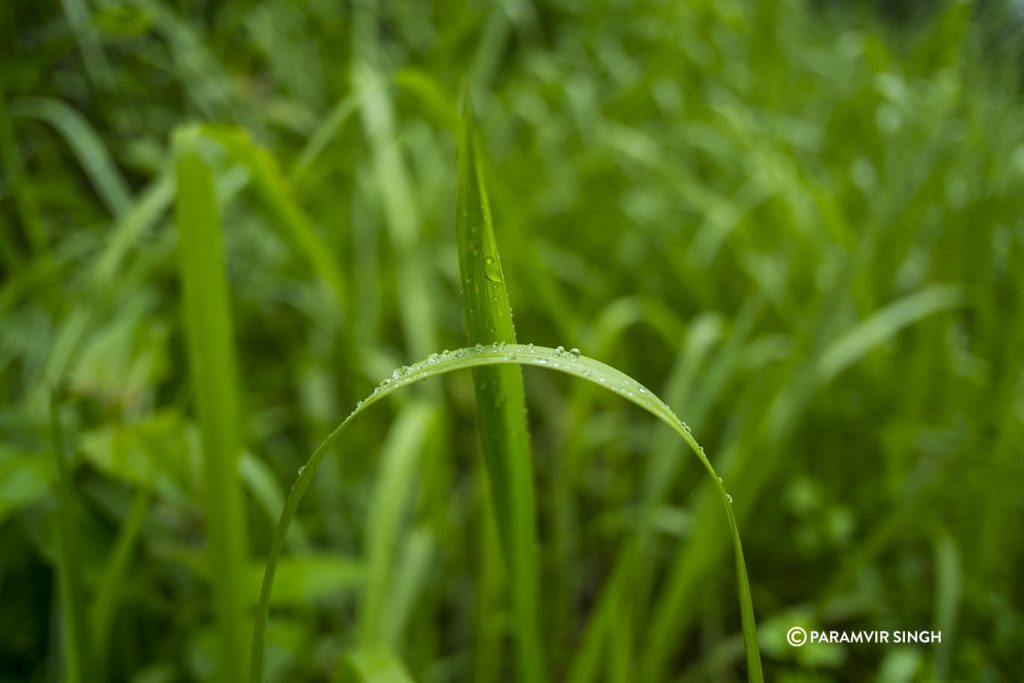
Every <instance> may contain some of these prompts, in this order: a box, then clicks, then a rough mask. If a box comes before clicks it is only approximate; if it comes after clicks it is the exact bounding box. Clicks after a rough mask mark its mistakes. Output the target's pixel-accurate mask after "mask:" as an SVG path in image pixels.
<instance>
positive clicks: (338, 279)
mask: <svg viewBox="0 0 1024 683" xmlns="http://www.w3.org/2000/svg"><path fill="white" fill-rule="evenodd" d="M190 130H193V131H194V134H195V135H202V136H203V137H206V138H209V139H210V140H214V141H216V142H217V143H219V144H220V145H221V146H223V148H224V149H225V151H227V152H228V154H230V155H231V157H232V158H233V159H234V160H235V161H236V162H238V163H240V164H241V165H242V166H244V167H245V169H246V170H247V171H248V172H249V174H250V177H251V179H252V183H253V185H255V186H256V189H257V191H258V192H259V193H260V194H261V195H262V196H263V200H264V201H265V202H266V206H267V208H268V209H269V210H270V211H271V212H272V213H273V215H274V217H275V218H276V219H277V220H278V221H280V223H281V227H282V229H283V230H282V232H283V234H284V237H285V239H287V240H288V241H289V242H290V243H291V244H292V246H293V247H294V248H295V249H296V250H298V251H299V252H300V253H302V254H303V255H304V256H305V257H306V258H308V259H309V261H310V265H312V267H313V269H314V270H315V271H316V272H317V275H319V276H320V278H321V279H323V280H324V282H325V283H326V284H327V286H328V287H330V289H331V293H332V294H333V295H334V297H335V299H337V301H338V303H339V304H341V306H342V310H344V308H345V302H346V295H345V291H346V288H345V280H344V278H343V277H342V276H341V269H340V268H339V266H338V262H337V261H336V260H335V259H334V257H333V256H332V254H331V250H330V249H328V248H327V245H325V244H324V242H323V240H322V239H321V238H320V235H319V233H317V231H316V228H315V227H314V226H313V222H312V221H311V220H310V219H309V217H308V216H307V214H306V213H305V211H303V209H302V207H301V206H300V205H299V203H298V202H297V201H296V200H295V197H294V195H293V194H292V191H291V187H290V186H289V183H288V180H287V178H286V177H285V175H284V173H283V172H282V171H281V168H280V167H279V166H278V165H277V161H276V160H275V159H274V157H273V156H272V155H271V154H270V152H268V151H267V150H266V149H265V148H263V147H260V146H259V145H257V144H256V143H255V142H253V140H252V138H251V137H250V136H249V134H248V133H247V132H246V131H245V130H243V129H240V128H232V127H230V126H213V125H207V126H198V127H196V128H193V129H190Z"/></svg>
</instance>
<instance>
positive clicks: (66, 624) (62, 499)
mask: <svg viewBox="0 0 1024 683" xmlns="http://www.w3.org/2000/svg"><path fill="white" fill-rule="evenodd" d="M50 436H51V439H52V441H53V457H54V460H55V465H56V471H57V478H56V482H55V483H56V499H57V508H56V510H55V514H54V525H53V528H54V540H55V544H54V545H55V546H56V550H57V580H58V582H59V584H60V614H61V623H62V626H63V635H64V666H65V668H64V680H65V681H67V682H68V683H82V682H84V681H92V680H95V678H94V675H95V672H94V668H93V665H92V648H91V644H90V643H89V641H88V638H89V636H88V630H87V628H86V618H85V586H84V584H83V580H82V557H81V553H80V552H79V550H80V549H79V544H78V535H77V532H76V530H75V526H76V525H75V517H76V515H75V503H74V498H73V494H72V493H71V473H70V472H69V471H68V463H67V459H66V456H65V453H64V430H63V428H62V427H61V422H60V411H59V409H58V406H57V397H56V394H54V395H53V397H52V398H51V403H50Z"/></svg>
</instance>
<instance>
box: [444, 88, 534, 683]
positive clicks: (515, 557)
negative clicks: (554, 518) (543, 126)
mask: <svg viewBox="0 0 1024 683" xmlns="http://www.w3.org/2000/svg"><path fill="white" fill-rule="evenodd" d="M479 161H480V160H479V157H478V153H477V148H476V140H475V131H474V128H473V115H472V110H471V108H470V105H469V100H468V99H467V101H466V106H465V109H464V110H463V115H462V123H461V125H460V127H459V195H458V214H457V219H456V230H457V233H458V244H459V270H460V272H461V274H462V303H463V311H464V313H465V321H466V336H467V337H468V338H469V343H470V344H496V343H506V344H514V343H515V341H516V334H515V330H514V329H513V326H512V309H511V308H510V307H509V301H508V292H507V291H506V290H505V282H504V279H503V278H502V275H501V261H500V260H499V258H498V247H497V244H496V243H495V239H494V228H493V225H492V223H491V209H490V204H489V202H488V200H487V190H486V188H485V186H484V178H483V173H482V171H481V168H480V163H479ZM473 384H474V386H475V387H476V419H477V431H478V433H479V435H480V449H481V451H482V452H483V456H484V462H486V463H487V473H488V477H489V480H490V485H491V500H492V502H493V505H494V517H495V520H496V521H497V523H498V535H499V537H500V539H501V546H502V549H503V550H504V554H505V565H506V567H507V570H508V579H509V601H510V604H511V609H512V628H513V632H514V635H515V642H516V651H517V654H518V665H519V680H521V681H530V682H539V681H542V680H544V657H543V652H542V650H541V647H540V635H539V633H538V613H537V603H538V588H537V561H536V554H537V539H536V524H537V522H536V506H535V503H534V493H533V468H532V461H531V458H530V437H529V433H528V431H527V426H526V399H525V397H524V395H523V376H522V372H521V371H520V369H519V368H518V367H515V366H502V367H484V368H478V369H477V370H474V371H473Z"/></svg>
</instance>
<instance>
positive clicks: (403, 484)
mask: <svg viewBox="0 0 1024 683" xmlns="http://www.w3.org/2000/svg"><path fill="white" fill-rule="evenodd" d="M436 415H437V411H436V409H435V408H434V407H433V405H432V403H429V402H427V401H422V400H421V401H417V402H414V403H410V404H409V405H408V406H407V407H405V408H403V410H402V411H401V412H400V413H399V415H398V419H397V421H396V422H395V425H394V427H392V429H391V432H390V434H389V435H388V439H387V441H386V442H385V444H384V447H383V450H382V455H381V472H380V475H379V476H378V479H377V482H376V484H375V485H374V491H373V496H372V498H371V503H370V510H369V512H368V514H367V515H366V522H367V524H366V539H367V544H368V545H369V547H368V548H367V560H366V562H367V572H366V575H367V582H366V590H365V592H364V596H365V597H364V600H363V608H362V612H361V614H360V627H361V631H362V633H361V640H362V642H363V645H364V646H365V647H367V648H371V649H372V648H375V647H378V646H385V647H388V648H394V647H395V646H396V645H397V644H398V642H397V641H398V636H399V635H400V634H399V633H398V632H397V631H394V630H389V629H388V615H389V614H391V613H392V612H393V611H394V610H393V606H392V600H393V599H394V598H395V597H396V596H395V593H394V587H395V585H396V583H397V582H398V577H397V574H398V568H397V562H396V559H397V557H398V551H399V549H400V546H401V533H402V523H403V521H404V518H405V516H406V513H407V510H408V508H409V502H410V498H411V493H412V491H414V490H415V489H414V483H415V479H414V477H415V475H416V472H417V461H418V459H419V456H420V454H421V453H422V452H423V443H424V441H425V440H426V438H427V436H428V435H429V433H430V428H431V426H432V425H433V424H434V421H435V417H436Z"/></svg>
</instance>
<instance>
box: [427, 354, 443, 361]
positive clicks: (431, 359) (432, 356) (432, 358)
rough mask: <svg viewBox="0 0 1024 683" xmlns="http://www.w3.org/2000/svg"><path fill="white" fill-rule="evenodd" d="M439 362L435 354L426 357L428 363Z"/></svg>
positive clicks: (439, 358) (438, 357)
mask: <svg viewBox="0 0 1024 683" xmlns="http://www.w3.org/2000/svg"><path fill="white" fill-rule="evenodd" d="M439 360H441V357H440V356H438V355H437V354H436V353H432V354H430V355H429V356H427V362H428V363H436V362H437V361H439Z"/></svg>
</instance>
